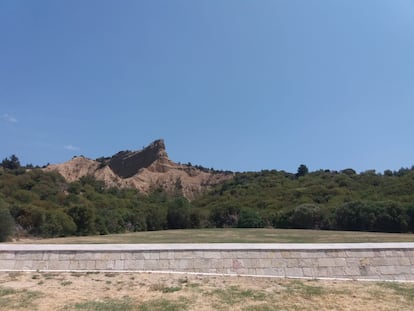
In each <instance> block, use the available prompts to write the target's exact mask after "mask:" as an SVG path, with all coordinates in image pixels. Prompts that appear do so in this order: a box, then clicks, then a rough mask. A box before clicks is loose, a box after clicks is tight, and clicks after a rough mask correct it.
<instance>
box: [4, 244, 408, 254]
mask: <svg viewBox="0 0 414 311" xmlns="http://www.w3.org/2000/svg"><path fill="white" fill-rule="evenodd" d="M359 249H414V243H319V244H317V243H199V244H189V243H188V244H180V243H170V244H10V243H1V244H0V252H6V251H7V252H10V251H15V252H23V251H24V252H27V251H31V252H37V251H78V252H102V251H108V252H122V251H127V252H128V251H180V250H183V251H238V250H243V251H246V250H293V251H295V250H297V251H300V250H359Z"/></svg>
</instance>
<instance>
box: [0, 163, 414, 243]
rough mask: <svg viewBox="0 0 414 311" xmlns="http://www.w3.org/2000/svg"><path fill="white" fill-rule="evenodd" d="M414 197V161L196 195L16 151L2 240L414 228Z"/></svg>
mask: <svg viewBox="0 0 414 311" xmlns="http://www.w3.org/2000/svg"><path fill="white" fill-rule="evenodd" d="M413 203H414V168H411V169H406V168H402V169H400V170H398V171H394V172H392V171H389V170H387V171H385V172H384V173H376V172H375V171H366V172H362V173H356V172H355V171H354V170H352V169H346V170H343V171H339V172H338V171H329V170H320V171H315V172H309V171H308V169H307V168H306V166H304V165H301V166H300V167H299V168H298V172H297V173H296V174H294V173H288V172H284V171H276V170H272V171H269V170H265V171H261V172H245V173H236V174H235V176H234V178H232V179H231V180H228V181H227V182H224V183H222V184H220V185H217V186H216V187H215V188H214V189H212V190H211V191H210V192H208V193H206V194H205V195H203V196H201V197H200V198H198V199H196V200H195V201H192V202H189V201H188V200H187V199H185V198H184V197H181V196H179V195H177V194H174V195H168V194H166V193H164V192H162V191H160V190H159V189H158V190H154V191H153V192H152V193H150V194H149V195H144V194H141V193H139V192H138V191H137V190H134V189H117V188H107V187H105V185H104V184H103V182H101V181H98V180H95V179H94V178H93V177H91V176H86V177H83V178H81V179H80V180H79V181H76V182H72V183H68V182H66V181H65V180H64V178H63V177H62V176H61V175H59V174H58V173H50V172H44V171H43V170H41V169H40V168H34V167H33V166H30V167H29V168H28V167H22V166H21V165H20V162H19V161H18V158H17V157H16V156H12V157H11V158H9V159H5V160H3V162H2V165H1V166H0V241H5V240H7V239H8V238H10V236H13V235H14V234H16V235H18V236H22V235H33V236H39V237H59V236H70V235H95V234H108V233H121V232H133V231H147V230H163V229H184V228H201V227H202V228H206V227H217V228H222V227H240V228H260V227H276V228H303V229H330V230H359V231H383V232H414V204H413Z"/></svg>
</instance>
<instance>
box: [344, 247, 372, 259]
mask: <svg viewBox="0 0 414 311" xmlns="http://www.w3.org/2000/svg"><path fill="white" fill-rule="evenodd" d="M346 255H347V257H350V258H352V257H354V258H360V257H364V258H369V257H375V256H374V252H373V251H370V250H359V249H353V250H347V251H346Z"/></svg>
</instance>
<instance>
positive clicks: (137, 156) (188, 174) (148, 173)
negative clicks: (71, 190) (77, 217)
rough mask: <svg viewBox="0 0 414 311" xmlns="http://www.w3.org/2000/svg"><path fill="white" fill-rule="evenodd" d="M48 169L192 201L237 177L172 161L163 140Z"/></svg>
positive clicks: (73, 177) (70, 177)
mask: <svg viewBox="0 0 414 311" xmlns="http://www.w3.org/2000/svg"><path fill="white" fill-rule="evenodd" d="M45 170H46V171H58V172H59V173H60V174H61V175H62V176H63V177H64V178H65V179H66V180H67V181H69V182H73V181H76V180H79V179H80V178H81V177H83V176H86V175H92V176H94V177H95V178H96V179H98V180H102V181H104V182H105V184H106V185H107V186H108V187H121V188H135V189H138V190H139V191H140V192H143V193H148V192H150V191H151V190H154V189H158V188H161V189H163V190H165V191H167V192H169V193H174V194H181V195H184V196H185V197H186V198H188V199H190V200H191V199H194V198H195V197H197V196H198V195H200V194H201V193H203V192H205V191H206V190H208V189H209V188H210V187H211V186H214V185H216V184H218V183H220V182H223V181H224V180H227V179H230V178H232V177H233V174H232V173H222V172H215V171H211V170H207V169H199V168H196V167H193V166H188V165H182V164H177V163H175V162H173V161H171V160H170V159H169V158H168V155H167V152H166V150H165V144H164V141H163V140H162V139H160V140H156V141H154V142H153V143H151V144H150V145H149V146H148V147H146V148H144V149H142V150H139V151H121V152H118V153H117V154H115V155H113V156H112V157H109V158H101V159H99V161H95V160H91V159H87V158H85V157H75V158H73V159H72V160H70V161H68V162H65V163H62V164H54V165H49V166H47V167H46V168H45Z"/></svg>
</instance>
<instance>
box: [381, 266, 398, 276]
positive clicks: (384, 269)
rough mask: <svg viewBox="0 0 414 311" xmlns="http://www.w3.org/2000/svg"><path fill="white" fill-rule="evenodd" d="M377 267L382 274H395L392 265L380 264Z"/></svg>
mask: <svg viewBox="0 0 414 311" xmlns="http://www.w3.org/2000/svg"><path fill="white" fill-rule="evenodd" d="M378 269H379V271H380V273H381V274H384V275H387V276H388V275H391V274H396V271H395V267H394V266H380V267H378Z"/></svg>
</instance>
